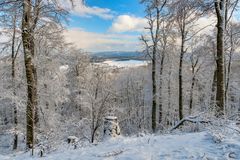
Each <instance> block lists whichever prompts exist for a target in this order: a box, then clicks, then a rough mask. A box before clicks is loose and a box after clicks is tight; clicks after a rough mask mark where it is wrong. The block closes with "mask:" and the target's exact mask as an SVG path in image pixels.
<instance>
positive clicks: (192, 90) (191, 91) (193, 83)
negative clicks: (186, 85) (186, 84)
mask: <svg viewBox="0 0 240 160" xmlns="http://www.w3.org/2000/svg"><path fill="white" fill-rule="evenodd" d="M193 74H194V71H193ZM194 85H195V76H194V75H193V77H192V83H191V89H190V102H189V115H191V114H192V108H193V92H194Z"/></svg>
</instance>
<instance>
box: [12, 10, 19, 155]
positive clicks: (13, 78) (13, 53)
mask: <svg viewBox="0 0 240 160" xmlns="http://www.w3.org/2000/svg"><path fill="white" fill-rule="evenodd" d="M16 18H17V17H16V13H15V14H14V16H13V36H12V56H11V59H12V87H13V96H14V98H13V99H14V100H13V101H14V102H13V115H14V139H13V150H15V149H17V145H18V134H17V126H18V118H17V105H16V102H15V97H16V86H15V81H16V74H15V59H16V55H17V53H15V40H16ZM15 54H16V55H15Z"/></svg>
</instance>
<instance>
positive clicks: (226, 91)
mask: <svg viewBox="0 0 240 160" xmlns="http://www.w3.org/2000/svg"><path fill="white" fill-rule="evenodd" d="M230 32H231V33H230V45H231V49H230V53H229V61H228V66H227V78H226V89H225V102H226V106H227V105H228V104H227V103H228V99H227V98H228V89H229V82H230V75H231V65H232V56H233V52H234V48H233V33H232V29H231V31H230Z"/></svg>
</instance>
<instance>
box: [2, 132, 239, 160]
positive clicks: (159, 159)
mask: <svg viewBox="0 0 240 160" xmlns="http://www.w3.org/2000/svg"><path fill="white" fill-rule="evenodd" d="M239 150H240V139H238V138H234V139H225V140H224V141H222V142H220V143H217V142H216V141H214V138H213V136H212V135H211V134H209V133H208V132H200V133H188V134H180V135H165V136H164V135H163V136H153V135H147V136H143V137H129V138H126V137H119V138H116V139H113V140H109V141H106V142H103V143H100V144H98V145H96V146H94V145H92V146H88V147H85V148H79V149H75V150H74V149H73V148H72V147H70V146H64V147H61V149H58V150H57V151H55V152H52V153H50V154H48V155H45V157H42V158H39V157H38V156H37V155H36V156H35V157H31V156H30V153H18V154H16V155H15V156H14V155H8V156H1V155H0V159H1V160H28V159H44V160H115V159H116V160H207V159H208V160H214V159H216V160H224V159H240V153H239Z"/></svg>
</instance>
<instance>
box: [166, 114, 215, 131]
mask: <svg viewBox="0 0 240 160" xmlns="http://www.w3.org/2000/svg"><path fill="white" fill-rule="evenodd" d="M184 122H191V123H211V121H209V120H199V119H198V117H197V116H189V117H186V118H183V119H182V120H181V121H179V122H178V123H177V124H176V125H175V126H174V127H172V128H171V129H170V132H172V131H173V130H174V129H177V128H178V127H180V126H181V125H183V123H184Z"/></svg>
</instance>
